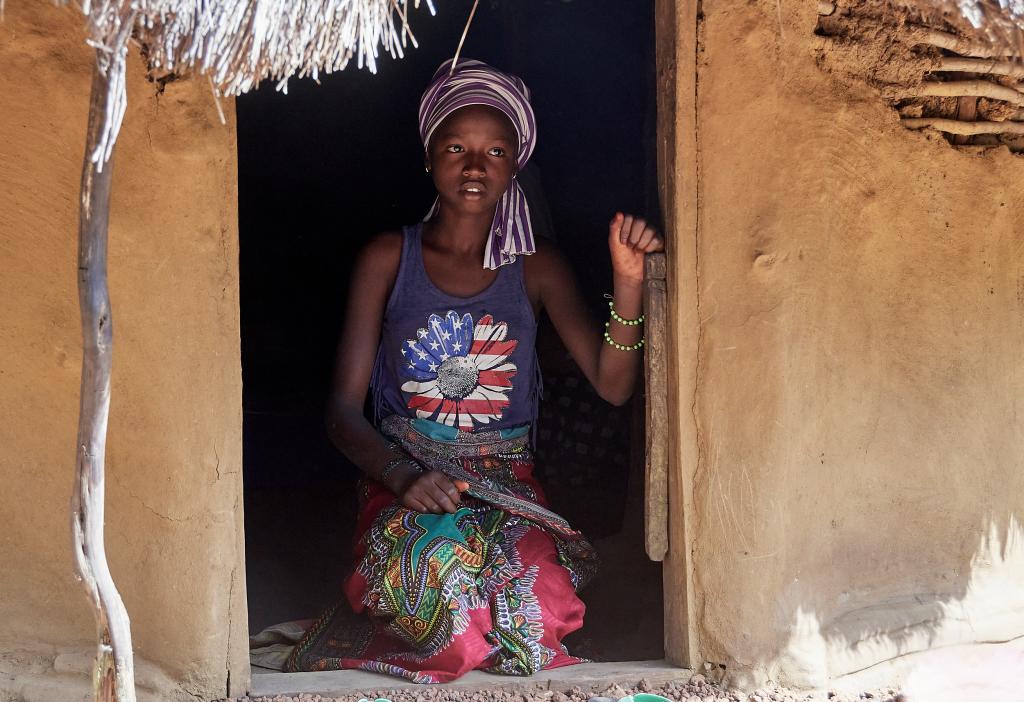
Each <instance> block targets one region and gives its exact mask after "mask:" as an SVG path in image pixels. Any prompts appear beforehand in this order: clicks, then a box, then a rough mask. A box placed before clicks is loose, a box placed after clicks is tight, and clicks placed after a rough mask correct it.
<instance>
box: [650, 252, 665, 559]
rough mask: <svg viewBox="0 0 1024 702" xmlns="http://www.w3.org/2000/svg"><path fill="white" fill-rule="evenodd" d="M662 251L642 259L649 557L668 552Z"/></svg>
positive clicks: (663, 273)
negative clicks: (644, 321) (644, 320)
mask: <svg viewBox="0 0 1024 702" xmlns="http://www.w3.org/2000/svg"><path fill="white" fill-rule="evenodd" d="M667 297H668V291H667V288H666V287H665V254H663V253H657V254H648V255H647V256H646V259H645V261H644V316H645V317H646V318H647V322H646V323H645V324H644V335H645V337H646V344H645V345H646V347H647V349H646V353H644V376H645V379H646V392H645V398H646V418H647V433H646V436H645V439H646V444H647V445H646V447H645V448H646V451H645V453H646V461H645V466H644V547H645V549H646V551H647V557H648V558H650V559H651V560H652V561H662V560H664V559H665V554H667V553H668V447H669V442H670V439H669V420H668V366H667V365H666V364H667V362H668V359H667V358H666V349H667V347H668V324H667V321H668V320H667V305H668V300H667Z"/></svg>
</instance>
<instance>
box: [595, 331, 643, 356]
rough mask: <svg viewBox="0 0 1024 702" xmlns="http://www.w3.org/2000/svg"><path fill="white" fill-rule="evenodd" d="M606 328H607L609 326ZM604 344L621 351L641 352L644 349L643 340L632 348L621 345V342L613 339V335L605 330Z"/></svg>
mask: <svg viewBox="0 0 1024 702" xmlns="http://www.w3.org/2000/svg"><path fill="white" fill-rule="evenodd" d="M605 326H607V324H606V325H605ZM604 342H605V343H606V344H608V345H609V346H614V347H615V348H617V349H618V350H619V351H639V350H640V349H642V348H643V347H644V340H643V339H640V341H638V342H636V343H635V344H632V345H631V346H626V345H625V344H620V343H619V342H617V341H616V340H615V339H613V338H612V335H611V334H609V333H608V330H607V329H605V331H604Z"/></svg>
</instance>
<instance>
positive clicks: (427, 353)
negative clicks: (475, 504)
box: [372, 223, 540, 432]
mask: <svg viewBox="0 0 1024 702" xmlns="http://www.w3.org/2000/svg"><path fill="white" fill-rule="evenodd" d="M422 236H423V225H422V223H420V224H416V225H413V226H411V227H406V228H405V229H403V231H402V259H401V263H399V266H398V275H397V276H396V278H395V285H394V288H392V290H391V295H390V297H389V298H388V303H387V307H386V308H385V312H384V324H383V328H382V331H381V341H380V348H379V349H378V352H377V362H376V366H375V368H374V374H373V380H372V386H373V397H374V410H375V414H376V417H377V419H378V421H379V420H381V419H383V418H384V417H387V416H389V415H392V414H397V415H400V416H403V417H410V418H413V419H420V420H430V421H432V422H437V423H439V424H442V425H445V426H447V427H451V428H453V429H458V430H462V431H467V432H472V431H476V430H479V429H488V430H495V429H512V428H514V427H515V428H519V427H524V428H525V426H527V425H530V424H532V423H533V422H534V420H535V419H536V414H537V398H538V394H539V392H540V379H539V375H538V369H537V359H536V353H535V350H534V342H535V340H536V337H537V321H536V319H535V317H534V314H533V307H532V306H531V305H530V300H529V297H528V296H527V294H526V285H525V281H524V279H523V258H522V256H520V257H519V258H518V259H517V260H516V261H515V262H513V263H509V264H506V265H504V266H501V267H500V268H499V269H498V274H497V276H496V277H495V279H494V281H493V282H492V283H491V284H490V285H489V286H488V287H487V288H486V289H485V290H483V291H482V292H480V293H479V294H477V295H474V296H473V297H455V296H452V295H448V294H446V293H444V292H442V291H441V290H439V289H438V288H437V287H436V286H435V285H434V284H433V282H431V280H430V278H429V277H428V276H427V271H426V268H425V267H424V265H423V248H422Z"/></svg>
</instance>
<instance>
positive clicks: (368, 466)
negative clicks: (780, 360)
mask: <svg viewBox="0 0 1024 702" xmlns="http://www.w3.org/2000/svg"><path fill="white" fill-rule="evenodd" d="M419 121H420V135H421V137H422V140H423V144H424V148H425V150H426V169H427V171H428V172H429V173H430V174H431V177H432V178H433V181H434V185H435V187H436V188H437V193H438V197H437V201H436V203H435V205H434V208H433V209H432V211H431V213H430V215H429V216H428V217H427V220H426V221H425V222H424V223H421V224H417V225H415V226H411V227H406V228H405V229H404V230H403V231H401V232H386V233H383V234H380V235H378V236H377V237H375V238H374V239H373V240H372V241H371V242H370V243H369V244H368V245H367V246H366V248H365V249H364V250H363V252H362V253H361V255H360V258H359V260H358V262H357V264H356V268H355V272H354V275H353V278H352V287H351V294H350V296H349V302H348V308H347V312H346V319H345V324H344V329H343V332H342V335H341V341H340V343H339V347H338V357H337V371H336V375H335V383H334V388H333V392H332V399H331V404H330V408H329V412H328V426H329V432H330V435H331V438H332V440H333V441H334V443H335V444H336V445H337V446H338V448H339V449H340V450H341V451H342V452H343V453H344V454H345V455H346V456H347V457H348V458H349V459H350V460H351V461H352V462H353V463H355V464H356V465H357V466H359V467H360V468H361V469H362V470H363V471H364V472H365V473H366V475H367V478H368V479H367V480H366V481H364V483H363V486H362V488H361V493H360V514H359V521H358V526H357V539H358V545H357V549H356V550H357V553H356V563H357V566H356V569H355V572H354V573H353V574H352V575H351V576H350V577H349V579H348V580H347V581H346V583H345V587H344V591H345V592H344V594H345V596H344V598H343V599H342V601H341V602H339V603H338V604H337V605H335V606H334V607H332V608H330V609H329V610H328V611H326V612H325V613H324V614H323V615H321V617H320V618H319V619H318V620H317V621H316V622H315V623H314V625H313V626H312V627H311V628H310V629H309V630H308V631H307V632H306V633H305V635H304V637H303V638H302V640H301V641H300V642H299V644H298V645H297V646H296V648H295V649H294V651H293V653H292V654H291V657H290V658H289V660H288V662H287V664H286V669H288V670H293V671H297V670H329V669H338V668H359V669H363V670H370V671H376V672H383V673H389V674H392V675H397V676H401V677H404V678H407V679H409V680H412V681H415V682H425V683H432V682H448V681H451V680H454V679H455V678H457V677H459V676H460V675H462V674H463V673H465V672H467V671H469V670H474V669H484V670H488V671H491V672H496V673H504V674H509V675H530V674H533V673H536V672H538V671H540V670H542V669H546V668H555V667H559V666H564V665H571V664H573V663H577V662H579V660H580V659H577V658H574V657H572V656H571V655H569V653H568V651H567V650H566V649H565V647H564V646H563V645H562V644H561V641H562V639H563V638H564V637H565V636H566V635H567V634H569V633H571V632H573V631H575V630H576V629H578V628H580V627H581V626H582V624H583V613H584V605H583V603H582V602H581V601H580V599H579V598H578V597H577V596H576V590H577V589H578V588H579V587H580V586H582V584H583V583H584V582H585V581H586V580H587V578H588V576H589V575H590V573H591V572H592V570H593V568H594V567H595V565H596V559H595V557H594V553H593V549H592V548H591V547H590V545H589V544H588V543H587V541H586V540H585V539H584V538H583V536H582V535H581V534H580V533H579V532H576V531H575V530H573V529H572V527H571V526H570V525H569V524H568V523H566V522H565V520H564V519H562V518H561V517H559V516H558V515H557V514H554V513H553V512H551V511H549V510H548V509H547V508H546V505H545V500H544V496H543V492H542V491H541V488H540V485H539V484H538V483H537V482H536V480H535V479H534V478H533V476H532V468H533V459H532V456H531V452H530V448H529V444H530V435H531V431H530V429H531V425H532V424H533V422H534V421H535V420H536V412H537V398H538V393H539V371H538V369H537V367H536V356H535V353H534V340H535V335H536V329H537V319H538V317H539V315H540V312H541V310H542V309H543V310H546V311H547V314H548V315H549V317H550V318H551V321H552V323H553V325H554V327H555V329H556V330H557V331H558V334H559V336H560V337H561V338H562V341H563V342H564V344H565V347H566V348H567V349H568V350H569V352H570V353H571V355H572V357H573V359H574V360H575V361H576V363H577V364H578V365H579V367H580V369H581V370H582V372H583V374H584V375H585V376H586V377H587V379H588V380H589V381H590V382H591V383H592V384H593V386H594V388H595V389H596V390H597V392H598V394H600V395H601V397H603V398H604V399H605V400H607V401H609V402H611V403H613V404H622V403H624V402H626V401H627V400H628V399H629V397H630V396H631V394H632V392H633V388H634V385H635V383H636V378H637V375H638V371H639V367H640V360H641V354H640V353H639V351H640V348H641V347H642V345H643V341H642V336H643V327H642V322H643V315H642V314H641V312H642V309H641V308H642V283H643V257H644V254H646V253H650V252H654V251H660V250H661V249H662V240H661V237H660V236H659V235H658V234H657V233H656V232H655V231H654V230H653V229H652V228H651V227H649V226H648V225H647V224H646V222H645V221H644V220H643V219H640V218H637V217H633V216H631V215H624V214H622V213H617V214H616V215H615V216H614V218H613V219H612V221H611V223H610V225H609V237H608V245H609V248H610V250H611V258H612V265H613V270H614V297H613V300H612V303H611V304H610V308H611V310H610V317H611V318H610V320H609V321H608V323H607V324H606V328H605V332H604V335H603V338H602V335H601V333H600V328H599V327H597V325H595V324H593V323H592V322H591V321H590V320H589V315H588V314H587V310H586V307H585V305H584V303H583V301H582V299H581V296H580V294H579V292H578V291H577V289H576V287H575V285H574V282H573V278H572V274H571V271H570V269H569V266H568V265H567V264H566V262H565V261H564V260H563V259H562V258H561V257H560V255H559V254H558V252H557V251H556V250H555V249H554V248H553V247H552V246H550V245H547V244H545V243H544V242H542V241H537V242H535V241H534V238H533V234H532V231H531V226H530V218H529V209H528V207H527V204H526V199H525V197H524V195H523V192H522V190H521V189H520V187H519V185H518V183H517V182H516V173H517V171H518V170H519V169H521V168H522V167H523V166H524V165H525V164H526V162H527V161H528V160H529V158H530V155H531V154H532V152H533V149H534V146H535V143H536V129H535V120H534V114H533V110H532V108H531V106H530V102H529V91H528V90H527V89H526V86H525V85H524V84H523V83H522V81H521V80H520V79H519V78H517V77H515V76H511V75H508V74H505V73H502V72H500V71H497V70H495V69H493V68H491V67H490V66H487V65H486V64H483V63H481V62H479V61H472V60H462V61H459V62H458V64H457V65H456V67H455V70H454V71H452V70H451V62H450V61H449V62H446V63H445V64H444V65H442V66H441V67H440V68H439V69H438V71H437V73H436V74H435V76H434V79H433V81H432V83H431V85H430V86H429V87H428V89H427V91H426V93H424V95H423V98H422V100H421V103H420V113H419ZM481 259H482V260H483V266H481V265H480V261H481ZM368 389H370V390H372V393H373V400H374V402H373V404H374V418H375V421H374V423H372V424H371V422H369V421H368V420H367V419H366V418H365V416H364V411H363V410H364V403H365V399H366V395H367V391H368Z"/></svg>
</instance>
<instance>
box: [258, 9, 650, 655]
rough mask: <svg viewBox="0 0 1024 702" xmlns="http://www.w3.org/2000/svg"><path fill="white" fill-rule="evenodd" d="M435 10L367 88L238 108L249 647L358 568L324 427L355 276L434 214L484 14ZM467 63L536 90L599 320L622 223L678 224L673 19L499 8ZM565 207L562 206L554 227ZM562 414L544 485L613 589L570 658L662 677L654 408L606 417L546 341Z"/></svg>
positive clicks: (269, 91) (347, 499) (537, 207)
mask: <svg viewBox="0 0 1024 702" xmlns="http://www.w3.org/2000/svg"><path fill="white" fill-rule="evenodd" d="M436 4H437V5H438V16H436V17H430V15H429V13H428V12H427V11H426V9H425V7H424V6H423V5H424V4H423V3H421V9H420V10H418V11H416V12H414V13H413V14H412V15H411V17H410V21H411V26H412V30H413V32H414V33H415V35H416V37H417V39H418V40H419V42H420V48H419V49H412V48H411V47H410V49H409V50H408V52H407V55H406V58H405V59H403V60H399V61H396V60H393V59H391V58H389V57H385V58H383V59H382V60H381V61H380V63H379V67H378V73H377V74H376V75H372V74H370V73H369V72H368V71H365V70H362V71H360V70H357V69H356V68H355V66H351V67H350V68H348V69H346V70H345V71H343V72H341V73H338V74H334V75H329V76H322V77H321V78H320V84H319V85H317V84H316V83H314V82H313V81H312V80H293V81H291V82H290V83H289V85H288V95H287V96H285V95H283V94H281V93H279V92H277V91H276V90H275V89H274V86H273V84H270V83H267V84H264V85H263V86H262V87H261V88H260V89H259V90H256V91H254V92H253V93H251V94H249V95H246V96H243V97H242V98H240V99H239V100H238V145H239V146H238V148H239V200H240V237H241V300H242V302H241V315H242V372H243V379H244V388H245V389H244V400H243V406H244V452H245V453H244V479H245V533H246V563H247V579H248V597H249V626H250V631H251V632H253V633H255V632H258V631H260V630H261V629H262V628H264V627H266V626H269V625H271V624H275V623H278V622H282V621H287V620H292V619H305V618H312V617H314V616H316V615H317V614H318V613H319V611H320V610H321V609H322V608H323V607H325V606H326V605H328V604H329V603H330V602H332V601H333V600H335V599H336V598H337V597H339V595H340V583H341V582H342V580H343V578H344V577H345V575H346V572H347V570H348V568H349V567H350V566H351V562H350V550H351V543H350V541H351V538H352V531H353V527H354V523H355V510H356V499H355V485H356V481H357V480H358V478H359V475H360V473H359V471H358V470H357V469H356V468H355V467H354V466H352V465H351V464H350V463H349V462H348V461H346V459H345V458H344V456H342V455H341V453H339V452H338V450H337V449H335V448H334V446H333V445H332V444H331V443H330V442H329V441H328V439H327V437H326V435H325V432H324V425H323V409H324V405H325V400H326V395H327V391H328V385H329V381H330V377H331V373H332V364H333V360H334V346H335V343H336V341H337V335H338V333H339V330H340V327H341V323H342V318H341V315H342V310H343V308H344V304H345V298H346V295H347V286H348V278H349V272H350V266H351V264H352V261H353V259H354V256H355V253H356V252H357V251H358V249H359V248H360V246H361V245H362V244H363V243H364V242H365V241H366V240H367V238H368V237H369V236H371V235H372V234H373V233H375V232H377V231H381V230H383V229H388V228H396V227H398V226H401V225H403V224H408V223H412V222H415V221H417V220H419V219H421V218H422V217H423V216H424V214H425V213H426V211H427V209H428V208H429V206H430V204H431V202H432V200H433V190H432V187H431V183H430V180H429V177H428V176H427V175H426V174H425V173H424V171H423V152H422V147H421V145H420V142H419V137H418V135H417V130H416V110H417V105H418V100H419V96H420V94H421V92H422V90H423V88H424V87H425V86H426V84H427V83H428V81H429V79H430V77H431V75H432V74H433V72H434V70H435V69H436V68H437V66H438V65H439V64H440V63H441V62H442V61H443V60H444V59H446V58H448V57H450V56H451V55H452V53H454V49H455V47H456V45H457V44H458V40H459V35H460V34H461V32H462V28H463V25H464V22H465V20H466V17H467V16H468V14H469V9H470V7H471V5H472V2H471V0H439V2H437V3H436ZM463 56H466V57H471V58H478V59H481V60H484V61H487V62H488V63H491V64H493V65H495V66H498V67H500V68H503V69H505V70H508V71H511V72H514V73H516V74H518V75H520V76H522V77H523V79H524V80H525V82H526V84H527V85H528V86H529V87H530V89H531V90H532V93H533V104H534V109H535V111H536V114H537V120H538V134H539V137H538V146H537V150H536V153H535V156H534V158H533V160H532V164H533V166H534V168H533V172H532V174H531V176H532V177H533V180H534V182H535V183H538V184H539V185H540V187H539V188H534V191H535V192H531V194H530V195H531V209H532V210H533V211H534V213H535V214H534V217H535V220H536V221H535V226H536V228H537V229H538V231H539V232H540V233H542V234H543V235H545V236H548V237H550V238H552V239H554V240H555V241H556V242H557V244H558V245H559V246H560V247H561V248H562V250H563V251H564V252H565V254H566V255H567V258H568V259H569V260H570V261H571V263H572V265H573V266H574V268H575V272H576V276H577V279H578V282H579V284H580V286H581V289H582V290H583V293H584V295H585V296H586V298H587V299H588V300H589V301H590V302H591V303H592V312H593V319H594V325H595V330H599V329H600V325H601V324H602V323H603V320H604V319H606V316H607V305H606V302H605V300H604V299H603V297H602V295H603V293H606V292H610V291H611V266H610V262H609V258H608V248H607V245H606V237H607V222H608V220H609V218H610V217H611V215H612V214H613V213H614V211H615V210H617V209H621V210H625V211H630V212H638V213H646V214H648V215H650V216H651V217H655V216H656V213H657V211H658V205H657V187H656V179H655V151H654V145H655V141H654V124H655V97H654V95H655V93H654V82H655V76H654V26H653V0H644V1H640V0H636V1H634V2H621V1H620V0H589V1H587V2H584V1H582V0H575V1H573V0H482V2H481V3H480V7H479V10H478V11H477V15H476V18H475V20H474V23H473V26H472V29H471V31H470V34H469V37H468V39H467V41H466V46H465V49H464V50H463ZM545 202H546V205H545ZM538 351H539V355H540V362H541V368H542V371H543V375H544V382H545V395H544V399H543V401H542V406H541V417H540V423H539V431H538V437H537V448H536V453H537V472H538V473H539V475H540V477H541V480H542V481H543V482H544V484H545V486H546V489H547V491H548V496H549V498H550V500H551V503H552V507H553V508H554V509H555V510H556V511H558V512H559V513H561V514H562V515H564V516H565V517H567V518H568V519H569V520H570V521H571V522H572V523H573V525H574V526H575V527H576V528H578V529H580V530H582V531H583V532H584V533H586V534H587V535H588V536H589V537H590V538H591V540H592V541H593V542H594V544H595V545H596V546H597V548H598V550H599V551H600V553H601V556H602V560H603V566H602V571H601V573H600V574H599V575H598V577H597V578H596V579H595V581H594V582H593V583H592V584H591V585H590V586H589V587H588V588H587V589H586V590H584V591H583V593H581V596H582V597H583V599H584V600H585V601H586V602H587V606H588V612H587V618H586V625H585V627H584V629H583V630H582V631H581V632H578V633H577V634H574V635H573V636H572V637H571V638H570V639H569V640H567V641H566V644H567V645H568V646H569V650H570V652H572V653H574V654H575V655H581V656H586V657H590V658H593V659H595V660H605V661H616V660H640V659H653V658H661V657H662V655H663V648H662V594H661V568H660V565H659V564H656V563H652V562H650V561H649V560H647V558H646V556H645V555H644V552H643V537H642V511H643V510H642V503H641V495H642V464H643V402H642V399H643V398H642V397H641V396H640V395H639V394H638V395H637V397H636V398H634V401H633V402H632V403H631V404H630V405H627V406H625V407H621V408H616V407H612V406H610V405H608V404H607V403H605V402H603V401H602V400H601V399H600V398H598V397H597V396H596V394H595V393H594V392H593V390H592V389H591V388H590V386H589V384H588V383H587V382H586V380H585V379H584V378H583V377H582V375H581V374H580V373H579V371H578V369H576V367H575V365H574V364H573V362H572V361H571V359H569V358H568V356H567V354H566V352H565V350H564V349H563V348H562V346H561V343H560V341H559V339H558V337H557V334H556V333H555V331H554V330H553V329H552V328H551V327H550V325H549V324H546V323H545V322H542V324H541V329H540V331H539V334H538Z"/></svg>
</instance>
